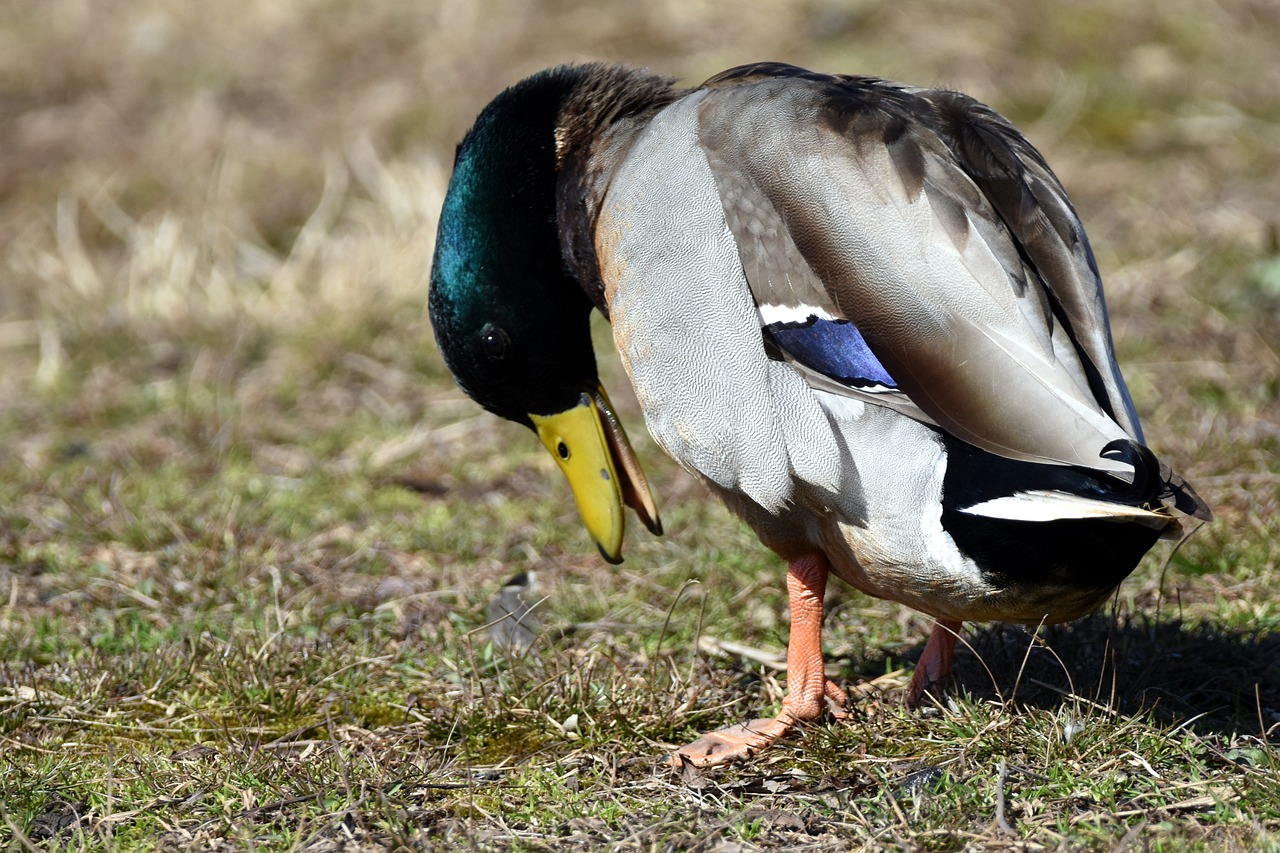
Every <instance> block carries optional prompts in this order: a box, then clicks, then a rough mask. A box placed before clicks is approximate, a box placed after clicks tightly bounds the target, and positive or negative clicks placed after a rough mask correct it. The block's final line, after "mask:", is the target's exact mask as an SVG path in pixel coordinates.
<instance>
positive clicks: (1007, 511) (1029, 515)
mask: <svg viewBox="0 0 1280 853" xmlns="http://www.w3.org/2000/svg"><path fill="white" fill-rule="evenodd" d="M960 511H961V512H964V513H968V514H969V515H981V516H985V517H987V518H1000V519H1004V520H1006V521H1062V520H1065V519H1070V518H1109V519H1113V520H1115V521H1136V522H1139V523H1142V524H1146V525H1148V526H1150V527H1155V528H1163V527H1166V526H1167V525H1168V524H1169V523H1170V522H1171V521H1172V520H1173V519H1172V518H1171V517H1170V516H1169V515H1167V514H1165V513H1162V512H1152V511H1151V510H1148V509H1142V508H1141V507H1136V506H1125V505H1124V504H1116V503H1110V502H1108V501H1100V500H1094V499H1093V498H1084V497H1080V496H1079V495H1072V494H1068V493H1067V492H1052V491H1046V490H1035V491H1029V492H1018V493H1016V494H1013V495H1008V496H1006V497H1002V498H994V499H992V500H989V501H983V502H982V503H979V504H974V505H973V506H967V507H962V508H961V509H960Z"/></svg>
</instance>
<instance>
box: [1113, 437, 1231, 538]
mask: <svg viewBox="0 0 1280 853" xmlns="http://www.w3.org/2000/svg"><path fill="white" fill-rule="evenodd" d="M1098 455H1099V456H1102V457H1104V458H1107V459H1116V460H1118V461H1120V462H1124V463H1126V464H1128V465H1132V466H1133V482H1132V483H1130V484H1129V485H1127V486H1125V487H1123V488H1120V489H1117V490H1116V491H1115V492H1114V494H1115V496H1116V497H1117V498H1119V499H1121V500H1123V501H1125V502H1126V503H1128V502H1131V503H1133V504H1135V505H1139V506H1144V505H1155V504H1172V505H1173V508H1174V509H1176V510H1178V512H1181V513H1185V514H1186V515H1189V516H1192V517H1193V518H1199V519H1201V520H1203V521H1209V520H1210V519H1211V518H1213V514H1212V513H1211V512H1210V511H1209V505H1208V504H1206V503H1205V502H1204V500H1203V499H1202V498H1201V497H1200V496H1199V495H1198V494H1196V490H1195V489H1193V488H1191V484H1190V483H1188V482H1187V481H1186V480H1184V479H1182V477H1180V476H1178V474H1176V473H1175V472H1174V471H1173V469H1172V468H1170V467H1169V466H1168V465H1165V464H1164V463H1163V462H1161V461H1160V460H1159V459H1157V458H1156V455H1155V454H1154V453H1152V452H1151V450H1150V448H1147V447H1145V446H1143V445H1141V444H1139V443H1138V442H1136V441H1134V440H1132V439H1128V438H1118V439H1116V440H1115V441H1113V442H1111V443H1110V444H1108V445H1107V446H1106V447H1104V448H1102V453H1100V454H1098Z"/></svg>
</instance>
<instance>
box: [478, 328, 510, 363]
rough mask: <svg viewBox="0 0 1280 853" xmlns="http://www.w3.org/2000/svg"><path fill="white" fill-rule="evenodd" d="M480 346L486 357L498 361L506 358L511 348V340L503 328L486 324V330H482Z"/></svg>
mask: <svg viewBox="0 0 1280 853" xmlns="http://www.w3.org/2000/svg"><path fill="white" fill-rule="evenodd" d="M480 346H481V347H482V348H483V349H484V352H485V355H487V356H489V358H492V359H493V360H495V361H497V360H499V359H502V358H505V357H506V355H507V350H508V349H510V348H511V338H510V337H508V336H507V332H506V330H505V329H503V328H502V327H501V326H495V325H493V324H492V323H485V324H484V328H483V329H481V330H480Z"/></svg>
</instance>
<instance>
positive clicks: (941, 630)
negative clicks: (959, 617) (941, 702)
mask: <svg viewBox="0 0 1280 853" xmlns="http://www.w3.org/2000/svg"><path fill="white" fill-rule="evenodd" d="M963 624H964V623H963V622H957V621H955V620H952V619H939V620H938V623H937V624H936V625H934V626H933V633H931V634H930V635H929V642H927V643H925V645H924V651H923V652H922V653H921V654H920V663H918V664H916V674H915V675H913V676H912V677H911V685H910V686H909V687H908V688H907V707H908V708H914V707H916V706H917V705H919V704H920V701H921V700H922V699H924V694H925V693H926V692H927V691H929V690H932V689H933V688H934V687H935V686H936V685H937V684H938V683H939V682H941V681H943V680H945V679H946V678H947V677H948V676H950V675H951V659H952V658H953V657H954V656H955V651H956V641H957V640H959V639H960V626H961V625H963Z"/></svg>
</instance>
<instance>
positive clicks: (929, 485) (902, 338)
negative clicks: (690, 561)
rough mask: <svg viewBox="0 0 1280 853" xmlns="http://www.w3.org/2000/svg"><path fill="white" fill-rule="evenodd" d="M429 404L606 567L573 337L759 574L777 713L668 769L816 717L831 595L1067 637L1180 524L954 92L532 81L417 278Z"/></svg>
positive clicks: (596, 429)
mask: <svg viewBox="0 0 1280 853" xmlns="http://www.w3.org/2000/svg"><path fill="white" fill-rule="evenodd" d="M430 307H431V318H432V322H433V324H434V327H435V332H436V337H437V341H438V343H439V346H440V350H441V352H442V353H443V354H444V358H445V361H446V362H447V363H448V365H449V368H450V369H451V370H452V371H453V373H454V375H455V376H456V377H457V380H458V383H459V384H460V385H461V386H462V388H463V390H465V391H466V393H467V394H469V395H470V396H471V397H473V398H474V399H475V400H476V401H477V402H479V403H480V404H481V405H483V406H484V407H485V408H487V409H489V410H490V411H492V412H494V413H496V414H498V415H501V416H502V417H505V418H509V419H511V420H513V421H517V422H519V423H522V424H525V425H526V426H529V427H531V428H532V429H533V430H534V431H536V432H537V434H538V437H539V438H540V439H541V440H542V443H543V444H544V445H546V447H547V449H548V450H549V451H550V452H551V454H552V456H553V457H554V458H555V459H556V460H557V462H558V463H559V464H560V466H561V468H562V469H563V471H564V473H565V476H566V477H567V478H568V480H569V484H570V486H571V487H572V489H573V492H574V496H575V498H576V500H577V503H578V508H579V510H580V511H581V514H582V517H583V520H584V522H585V524H586V526H587V529H588V530H589V531H590V533H591V535H592V536H593V537H594V538H595V540H596V542H597V543H598V545H599V548H600V551H601V553H602V554H603V555H604V556H605V558H606V559H608V560H610V561H613V562H616V561H617V560H619V558H620V557H619V555H620V551H621V546H622V531H623V516H622V505H623V504H624V503H625V504H627V505H629V506H631V507H632V508H633V509H634V510H635V511H636V512H637V514H638V515H639V517H640V519H641V520H642V521H643V522H644V524H645V525H646V526H647V527H648V528H649V529H650V530H652V531H653V532H655V533H658V532H660V525H659V521H658V514H657V511H656V509H655V507H654V502H653V498H652V497H651V495H650V492H649V488H648V485H647V483H646V481H645V479H644V475H643V474H642V473H641V471H640V467H639V465H638V464H637V462H636V459H635V455H634V453H633V452H632V450H631V447H630V445H629V444H628V442H627V439H626V436H625V434H624V433H623V430H622V427H621V425H620V424H619V422H618V419H617V417H616V416H615V415H614V413H613V410H612V408H611V407H610V405H609V401H608V399H607V398H606V397H605V395H604V392H603V390H602V389H601V386H600V383H599V380H598V378H597V373H596V365H595V357H594V354H593V352H592V348H591V341H590V336H589V333H588V314H589V313H590V310H591V308H592V307H595V308H598V309H599V310H600V311H601V312H602V313H603V314H604V315H605V316H606V317H608V318H609V319H610V321H611V322H612V324H613V335H614V341H615V343H616V344H617V349H618V352H619V354H620V355H621V357H622V360H623V363H624V364H625V366H626V369H627V371H628V373H629V375H630V377H631V382H632V385H633V386H634V388H635V392H636V396H637V398H638V399H639V401H640V406H641V408H642V409H643V410H644V416H645V422H646V424H647V425H648V427H649V431H650V432H651V433H652V434H653V437H654V439H655V440H656V441H657V442H658V444H659V445H661V447H662V448H663V449H664V450H666V451H667V453H669V454H670V455H671V456H672V457H673V458H675V460H676V461H677V462H679V463H680V464H681V465H683V466H684V467H685V468H687V469H688V470H689V471H691V472H693V473H694V474H695V475H697V476H698V477H700V478H701V479H702V480H703V481H704V482H706V483H707V484H708V486H710V488H711V489H712V490H713V491H714V492H716V493H717V494H719V495H720V496H721V498H723V499H724V501H725V503H726V504H727V505H728V506H729V508H730V509H732V510H733V511H734V512H735V513H737V514H738V515H739V516H741V517H742V518H743V519H744V520H746V522H747V523H748V524H750V525H751V526H752V527H753V528H754V529H755V530H756V532H757V533H758V534H759V536H760V539H761V540H762V541H763V542H764V544H765V545H767V546H768V547H769V548H771V549H773V550H774V551H775V552H777V553H778V554H779V555H780V556H781V557H782V558H783V559H785V560H786V561H787V563H788V574H787V590H788V592H789V594H790V601H791V639H790V642H789V645H788V651H787V680H788V687H787V690H788V692H787V696H786V699H785V700H784V702H783V706H782V712H781V713H780V714H778V716H777V717H776V718H774V719H764V720H755V721H753V722H750V723H746V724H744V725H739V726H734V727H731V728H729V729H725V730H723V731H719V732H714V733H712V734H709V735H706V736H705V737H703V738H701V739H700V740H698V741H697V742H696V743H694V744H692V745H690V746H687V747H685V748H683V749H681V750H680V751H679V752H678V753H677V760H682V761H689V762H692V763H694V764H698V765H709V764H717V763H720V762H723V761H727V760H730V759H733V758H735V757H739V756H742V755H746V754H749V753H751V752H753V751H755V750H757V749H759V748H761V747H764V746H766V745H767V744H770V743H772V742H774V741H775V740H777V739H778V738H779V737H781V736H782V735H783V734H784V733H785V732H786V731H787V730H789V729H790V728H791V727H792V726H793V725H794V724H795V723H797V722H798V721H802V720H812V719H815V718H817V717H818V716H820V714H821V712H822V710H823V707H824V705H825V704H826V701H828V700H829V701H830V702H831V703H832V704H833V705H834V706H836V707H837V708H839V707H842V706H843V704H844V700H845V696H844V693H843V692H842V691H841V690H840V688H838V687H837V686H836V685H834V684H833V683H831V682H830V681H828V680H827V678H826V675H825V673H824V672H823V659H822V644H821V624H822V615H823V611H822V600H823V592H824V589H825V586H826V578H827V572H828V571H829V570H831V571H834V572H835V573H836V575H837V576H839V577H840V578H843V579H844V580H845V581H847V582H848V583H850V584H852V585H853V586H855V587H857V588H858V589H860V590H862V591H863V592H866V593H868V594H870V595H874V596H878V597H880V598H887V599H892V600H894V601H900V602H902V603H904V604H907V605H909V606H911V607H914V608H916V609H917V610H921V611H923V612H925V613H928V614H930V615H932V616H934V617H935V618H936V619H937V620H938V622H937V627H936V628H935V629H934V631H933V633H932V635H931V636H930V638H929V642H928V644H927V645H926V647H925V651H924V654H923V656H922V658H921V661H920V665H919V667H918V668H917V671H916V674H915V678H914V679H913V682H912V686H911V688H910V691H909V692H910V696H911V698H913V699H916V698H919V696H920V695H921V693H922V691H923V690H925V689H926V688H927V687H928V686H930V685H931V684H933V683H934V682H936V681H937V680H938V679H940V678H942V677H944V676H945V675H946V674H947V672H948V671H949V668H950V664H951V655H952V651H953V650H954V647H955V643H956V636H957V635H956V631H957V630H958V629H959V627H960V623H961V622H962V621H964V620H1004V621H1016V622H1027V623H1039V622H1060V621H1064V620H1068V619H1074V618H1076V617H1078V616H1081V615H1083V614H1085V613H1087V612H1089V611H1090V610H1092V609H1093V608H1094V607H1096V606H1097V605H1098V604H1099V603H1100V602H1101V601H1103V599H1105V598H1106V596H1107V594H1108V593H1109V592H1110V591H1111V590H1112V589H1114V588H1115V586H1116V585H1117V584H1118V583H1119V582H1120V581H1121V580H1122V579H1123V578H1124V577H1125V576H1126V575H1128V574H1129V572H1130V571H1132V569H1133V567H1134V565H1135V564H1136V563H1137V562H1138V559H1139V558H1140V557H1141V556H1142V555H1143V554H1144V553H1145V552H1146V551H1147V549H1149V548H1150V547H1151V545H1152V544H1153V543H1154V542H1155V541H1156V539H1157V538H1159V537H1160V536H1161V535H1162V534H1164V535H1166V536H1167V535H1170V532H1171V531H1174V530H1176V529H1178V524H1177V522H1176V520H1175V518H1174V516H1173V513H1172V512H1171V508H1176V509H1177V510H1179V511H1181V512H1184V513H1189V514H1191V515H1194V516H1196V517H1198V518H1208V515H1209V513H1208V509H1207V507H1206V506H1205V504H1204V503H1203V501H1201V500H1200V498H1199V497H1198V496H1197V495H1196V494H1195V492H1194V491H1193V490H1192V489H1191V488H1190V487H1189V486H1188V485H1187V484H1186V483H1185V482H1184V481H1183V480H1182V479H1181V478H1179V477H1178V476H1177V475H1176V474H1174V473H1173V472H1172V471H1170V470H1169V469H1168V468H1167V467H1165V466H1163V465H1161V464H1160V463H1159V462H1158V461H1157V460H1156V458H1155V456H1154V455H1153V454H1152V453H1151V451H1150V450H1148V449H1147V448H1146V447H1145V446H1144V445H1143V443H1142V441H1143V438H1142V430H1141V428H1140V426H1139V424H1138V417H1137V414H1136V413H1135V412H1134V408H1133V403H1132V401H1131V400H1130V398H1129V393H1128V390H1127V389H1126V388H1125V384H1124V379H1123V378H1122V377H1121V375H1120V370H1119V367H1118V366H1117V365H1116V360H1115V353H1114V351H1113V347H1112V342H1111V332H1110V328H1109V326H1108V322H1107V311H1106V307H1105V305H1104V302H1103V296H1102V284H1101V280H1100V279H1099V275H1098V269H1097V266H1096V265H1095V263H1094V259H1093V255H1092V253H1091V252H1090V249H1089V243H1088V240H1087V239H1086V238H1085V233H1084V229H1083V227H1082V226H1081V224H1080V220H1079V219H1078V218H1077V216H1076V213H1075V210H1074V209H1073V208H1072V206H1071V203H1070V201H1068V199H1067V196H1066V193H1065V191H1064V190H1063V188H1062V185H1061V184H1060V183H1059V182H1058V180H1057V178H1056V177H1054V175H1053V173H1052V172H1051V171H1050V170H1049V167H1048V165H1047V164H1046V163H1045V161H1044V159H1043V158H1042V157H1041V156H1040V154H1039V153H1038V152H1037V151H1036V150H1035V149H1034V148H1033V147H1032V146H1031V144H1030V143H1029V142H1028V141H1027V140H1026V139H1024V138H1023V137H1022V135H1021V134H1020V133H1019V132H1018V131H1017V130H1016V129H1015V128H1014V127H1013V126H1012V125H1011V124H1010V123H1009V122H1008V121H1007V120H1005V119H1004V118H1003V117H1001V116H1000V115H998V114H997V113H996V112H995V111H993V110H992V109H991V108H989V107H987V106H984V105H983V104H980V103H978V102H977V101H975V100H973V99H972V98H969V97H966V96H965V95H961V94H958V93H956V92H949V91H944V90H938V89H922V88H916V87H912V86H905V85H902V84H899V83H891V82H888V81H885V80H878V79H874V78H870V77H853V76H830V75H823V74H815V73H812V72H809V71H805V70H803V69H800V68H795V67H792V66H788V65H780V64H759V65H748V66H743V67H740V68H734V69H731V70H729V71H725V72H723V73H721V74H718V75H716V76H715V77H713V78H711V79H710V80H708V81H707V82H706V83H704V84H702V85H701V86H699V87H697V88H696V89H677V88H675V87H674V86H673V81H671V80H670V79H667V78H664V77H660V76H656V75H653V74H651V73H649V72H646V71H641V70H636V69H632V68H627V67H622V66H616V65H604V64H595V65H582V66H566V67H560V68H554V69H550V70H548V71H543V72H541V73H539V74H535V75H534V76H532V77H530V78H528V79H527V80H524V81H522V82H520V83H518V84H516V85H515V86H513V87H511V88H510V89H508V90H507V91H505V92H503V93H502V94H500V95H499V96H498V97H497V98H495V99H494V100H493V102H492V103H490V104H489V105H488V106H487V107H485V109H484V111H483V112H481V113H480V116H479V117H478V118H477V119H476V122H475V126H474V127H472V129H471V130H470V132H469V133H468V134H467V135H466V138H465V139H464V140H463V141H462V144H461V145H460V146H459V148H458V156H457V162H456V164H455V166H454V171H453V178H452V180H451V181H450V184H449V191H448V195H447V196H446V199H445V203H444V210H443V212H442V213H441V217H440V230H439V235H438V238H437V243H436V250H435V262H434V267H433V270H432V274H431V297H430Z"/></svg>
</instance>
